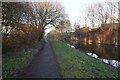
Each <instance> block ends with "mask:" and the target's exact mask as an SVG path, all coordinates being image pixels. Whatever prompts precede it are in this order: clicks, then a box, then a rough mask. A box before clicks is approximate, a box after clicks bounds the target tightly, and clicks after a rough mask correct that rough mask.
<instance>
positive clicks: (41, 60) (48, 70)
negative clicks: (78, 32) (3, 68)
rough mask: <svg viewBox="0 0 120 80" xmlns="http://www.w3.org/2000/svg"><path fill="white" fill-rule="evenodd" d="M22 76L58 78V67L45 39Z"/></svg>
mask: <svg viewBox="0 0 120 80" xmlns="http://www.w3.org/2000/svg"><path fill="white" fill-rule="evenodd" d="M22 77H24V78H60V77H61V75H60V73H59V68H58V65H57V62H56V59H55V55H54V51H53V49H52V47H51V45H50V43H49V42H48V41H47V40H46V39H45V40H44V47H43V49H42V50H41V51H40V52H39V54H38V56H37V57H36V59H35V60H34V61H33V62H32V63H31V64H30V66H28V68H27V69H26V70H25V71H24V72H23V76H22Z"/></svg>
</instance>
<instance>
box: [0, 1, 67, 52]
mask: <svg viewBox="0 0 120 80" xmlns="http://www.w3.org/2000/svg"><path fill="white" fill-rule="evenodd" d="M65 17H66V15H65V12H64V7H63V6H62V5H61V4H60V3H58V2H51V1H47V2H2V28H1V29H2V31H1V33H2V45H3V51H4V50H5V48H8V46H9V47H17V46H21V45H23V44H25V45H26V44H30V43H33V42H37V41H40V40H41V39H42V38H43V36H44V34H45V29H46V27H47V26H48V25H51V26H56V25H57V24H58V23H60V22H61V21H63V20H64V19H65Z"/></svg>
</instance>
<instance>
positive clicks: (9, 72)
mask: <svg viewBox="0 0 120 80" xmlns="http://www.w3.org/2000/svg"><path fill="white" fill-rule="evenodd" d="M41 46H42V45H40V43H38V42H36V43H35V44H34V45H33V46H32V47H29V48H27V49H24V48H23V49H22V50H21V51H19V52H15V53H14V54H13V53H12V52H10V53H9V54H7V55H5V56H3V58H2V77H3V78H16V77H18V75H19V73H20V72H21V71H22V70H23V69H24V68H25V67H26V66H27V65H28V64H29V63H30V62H31V60H32V59H33V58H34V56H35V54H36V53H37V52H38V49H39V48H40V47H41ZM10 54H12V55H10Z"/></svg>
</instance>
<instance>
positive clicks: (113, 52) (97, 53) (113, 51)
mask: <svg viewBox="0 0 120 80" xmlns="http://www.w3.org/2000/svg"><path fill="white" fill-rule="evenodd" d="M74 46H75V47H76V48H77V49H79V50H80V51H82V53H84V54H86V55H88V56H90V57H93V58H95V59H97V60H99V61H101V62H103V63H104V64H107V65H110V66H112V67H115V68H117V69H118V70H120V55H119V52H120V46H115V45H106V44H76V45H74Z"/></svg>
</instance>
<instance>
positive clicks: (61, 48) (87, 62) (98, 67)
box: [49, 39, 120, 78]
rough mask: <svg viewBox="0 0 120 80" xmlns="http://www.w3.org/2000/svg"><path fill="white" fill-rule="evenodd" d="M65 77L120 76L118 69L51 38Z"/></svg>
mask: <svg viewBox="0 0 120 80" xmlns="http://www.w3.org/2000/svg"><path fill="white" fill-rule="evenodd" d="M49 41H50V42H51V44H52V47H53V49H54V51H55V55H56V58H57V62H58V63H59V65H60V71H61V74H62V76H63V78H118V75H119V74H120V73H118V71H117V70H116V69H114V68H111V67H108V66H106V65H104V64H103V63H100V62H99V61H98V60H95V59H93V58H91V57H88V56H86V55H85V54H82V53H81V52H79V51H78V50H76V49H74V48H70V47H69V46H68V45H67V44H65V43H62V42H59V41H54V40H52V39H49ZM80 53H81V54H80Z"/></svg>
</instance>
